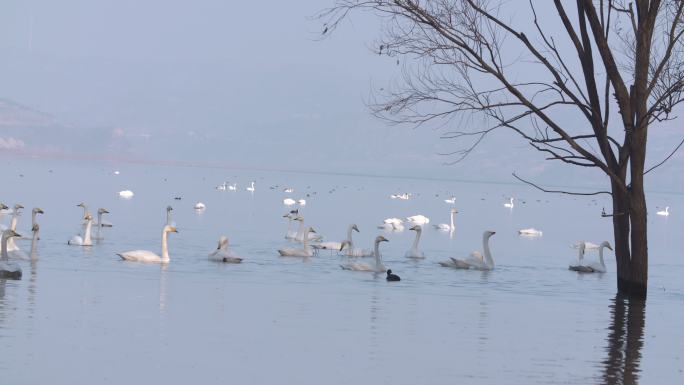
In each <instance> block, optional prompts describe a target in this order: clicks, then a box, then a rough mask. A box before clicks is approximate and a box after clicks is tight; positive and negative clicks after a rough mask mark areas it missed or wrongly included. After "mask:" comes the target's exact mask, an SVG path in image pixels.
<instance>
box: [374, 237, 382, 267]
mask: <svg viewBox="0 0 684 385" xmlns="http://www.w3.org/2000/svg"><path fill="white" fill-rule="evenodd" d="M374 254H375V266H380V258H381V257H380V242H379V241H375V253H374Z"/></svg>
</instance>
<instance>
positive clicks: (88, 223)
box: [67, 213, 93, 246]
mask: <svg viewBox="0 0 684 385" xmlns="http://www.w3.org/2000/svg"><path fill="white" fill-rule="evenodd" d="M84 219H85V225H84V226H83V237H81V236H80V235H74V236H73V237H72V238H71V239H70V240H69V242H67V244H68V245H71V246H92V245H93V240H92V238H91V234H90V232H91V229H92V226H93V216H92V215H90V213H88V214H86V216H85V218H84Z"/></svg>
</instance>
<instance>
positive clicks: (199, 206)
mask: <svg viewBox="0 0 684 385" xmlns="http://www.w3.org/2000/svg"><path fill="white" fill-rule="evenodd" d="M206 208H207V205H205V204H204V203H202V202H197V203H195V210H204V209H206Z"/></svg>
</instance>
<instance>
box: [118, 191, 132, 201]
mask: <svg viewBox="0 0 684 385" xmlns="http://www.w3.org/2000/svg"><path fill="white" fill-rule="evenodd" d="M133 195H134V194H133V191H131V190H122V191H119V196H120V197H121V198H126V199H129V198H133Z"/></svg>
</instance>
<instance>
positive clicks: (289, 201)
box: [283, 198, 297, 206]
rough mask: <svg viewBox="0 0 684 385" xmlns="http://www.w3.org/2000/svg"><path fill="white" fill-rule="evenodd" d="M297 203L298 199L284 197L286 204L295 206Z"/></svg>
mask: <svg viewBox="0 0 684 385" xmlns="http://www.w3.org/2000/svg"><path fill="white" fill-rule="evenodd" d="M295 203H297V201H296V200H294V199H292V198H285V199H283V204H284V205H285V206H293V205H294V204H295Z"/></svg>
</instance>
